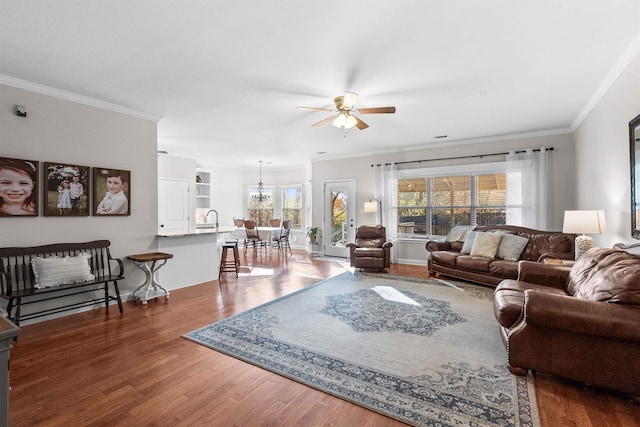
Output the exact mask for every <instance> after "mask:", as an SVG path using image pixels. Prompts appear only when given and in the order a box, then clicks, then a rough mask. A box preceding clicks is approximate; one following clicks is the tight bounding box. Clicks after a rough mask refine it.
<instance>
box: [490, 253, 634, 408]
mask: <svg viewBox="0 0 640 427" xmlns="http://www.w3.org/2000/svg"><path fill="white" fill-rule="evenodd" d="M494 314H495V317H496V319H497V320H498V323H499V324H500V332H501V335H502V340H503V342H504V345H505V347H506V350H507V359H508V365H509V370H510V371H511V372H512V373H514V374H516V375H524V374H525V373H526V372H527V371H528V370H529V369H531V370H534V371H539V372H546V373H550V374H554V375H558V376H560V377H564V378H568V379H570V380H575V381H581V382H584V383H587V384H593V385H596V386H601V387H606V388H609V389H613V390H617V391H621V392H624V393H629V394H631V395H636V396H637V395H640V255H634V254H630V253H627V252H624V251H620V250H615V249H600V248H592V249H590V250H589V251H587V252H586V253H585V254H583V255H582V256H581V257H580V259H579V260H578V261H576V263H575V265H574V266H573V267H563V266H554V265H546V264H540V263H534V262H527V261H522V262H521V263H520V274H519V277H518V280H504V281H503V282H502V283H500V284H499V285H498V286H497V287H496V289H495V292H494Z"/></svg>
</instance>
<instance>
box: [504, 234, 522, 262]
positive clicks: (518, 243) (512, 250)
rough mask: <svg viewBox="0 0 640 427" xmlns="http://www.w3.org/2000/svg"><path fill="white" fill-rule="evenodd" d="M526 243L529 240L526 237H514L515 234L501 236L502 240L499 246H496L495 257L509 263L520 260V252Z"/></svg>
mask: <svg viewBox="0 0 640 427" xmlns="http://www.w3.org/2000/svg"><path fill="white" fill-rule="evenodd" d="M528 243H529V239H527V238H526V237H522V236H516V235H515V234H507V233H505V234H502V240H500V245H498V251H497V252H496V257H497V258H502V259H507V260H509V261H517V260H519V259H520V254H522V251H524V248H526V247H527V244H528Z"/></svg>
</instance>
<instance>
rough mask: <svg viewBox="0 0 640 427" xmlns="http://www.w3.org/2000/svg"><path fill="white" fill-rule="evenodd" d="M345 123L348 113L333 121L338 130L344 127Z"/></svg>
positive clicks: (341, 114)
mask: <svg viewBox="0 0 640 427" xmlns="http://www.w3.org/2000/svg"><path fill="white" fill-rule="evenodd" d="M345 123H347V114H346V113H340V114H338V116H337V117H336V119H335V120H334V121H333V125H334V126H335V127H337V128H342V127H344V125H345Z"/></svg>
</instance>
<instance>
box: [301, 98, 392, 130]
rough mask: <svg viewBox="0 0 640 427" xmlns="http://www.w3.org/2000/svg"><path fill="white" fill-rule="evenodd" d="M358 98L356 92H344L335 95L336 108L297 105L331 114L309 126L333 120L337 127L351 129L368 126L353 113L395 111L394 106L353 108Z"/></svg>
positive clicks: (320, 124) (389, 112) (302, 108)
mask: <svg viewBox="0 0 640 427" xmlns="http://www.w3.org/2000/svg"><path fill="white" fill-rule="evenodd" d="M357 99H358V94H357V93H353V92H346V93H345V94H344V95H343V96H336V97H335V98H334V99H333V102H335V104H336V109H335V110H332V109H331V108H318V107H298V108H299V109H301V110H316V111H329V112H332V113H338V114H337V115H336V114H332V115H330V116H329V117H327V118H326V119H323V120H320V121H319V122H318V123H314V124H312V125H311V127H314V128H315V127H318V126H322V125H324V124H325V123H329V122H331V121H333V125H334V126H335V127H337V128H344V129H351V128H352V127H354V126H355V127H357V128H358V129H360V130H363V129H366V128H368V127H369V125H368V124H366V123H365V122H363V121H362V120H360V118H358V117H357V116H355V115H354V113H358V114H393V113H395V112H396V107H373V108H360V109H355V108H353V105H354V104H355V103H356V100H357Z"/></svg>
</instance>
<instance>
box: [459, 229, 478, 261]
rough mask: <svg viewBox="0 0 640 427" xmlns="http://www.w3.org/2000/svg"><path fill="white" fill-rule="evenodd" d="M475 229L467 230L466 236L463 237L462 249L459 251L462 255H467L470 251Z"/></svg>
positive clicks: (475, 232)
mask: <svg viewBox="0 0 640 427" xmlns="http://www.w3.org/2000/svg"><path fill="white" fill-rule="evenodd" d="M476 234H478V233H477V231H469V232H468V233H467V236H466V237H465V238H464V244H463V245H462V250H461V251H460V253H461V254H463V255H469V254H470V253H471V248H472V247H473V241H474V240H475V238H476Z"/></svg>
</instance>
